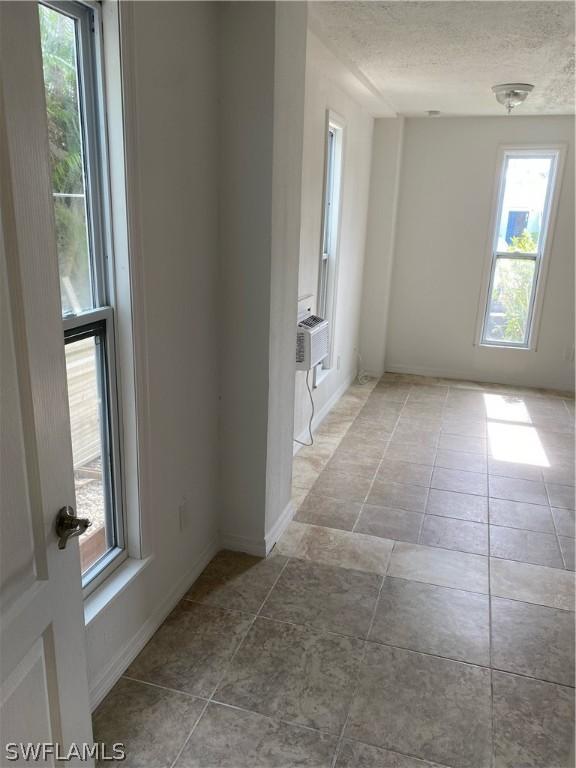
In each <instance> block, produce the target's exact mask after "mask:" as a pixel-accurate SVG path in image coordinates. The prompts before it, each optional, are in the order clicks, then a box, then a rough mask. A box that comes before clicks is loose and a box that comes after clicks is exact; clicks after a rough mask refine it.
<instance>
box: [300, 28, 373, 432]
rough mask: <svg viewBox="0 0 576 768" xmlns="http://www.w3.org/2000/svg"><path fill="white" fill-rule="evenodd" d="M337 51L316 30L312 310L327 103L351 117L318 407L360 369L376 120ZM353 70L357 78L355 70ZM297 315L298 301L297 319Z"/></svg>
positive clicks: (303, 253)
mask: <svg viewBox="0 0 576 768" xmlns="http://www.w3.org/2000/svg"><path fill="white" fill-rule="evenodd" d="M333 58H334V57H333V56H332V54H331V53H330V52H329V51H328V50H327V49H326V48H325V46H324V45H323V44H322V43H321V42H320V40H319V39H318V38H317V37H316V36H315V35H314V34H313V33H311V32H310V31H309V33H308V46H307V61H306V105H305V113H304V152H303V170H302V230H301V237H300V268H299V276H298V296H305V295H307V294H313V297H314V298H313V300H312V308H313V310H314V309H315V306H316V296H317V290H318V267H319V258H320V247H321V246H320V243H321V236H320V232H321V226H322V191H323V183H324V148H325V141H326V136H325V132H326V110H328V109H331V110H333V111H334V112H337V113H338V114H339V115H340V116H341V117H342V118H343V119H344V121H345V129H344V134H345V135H344V168H343V175H342V185H343V186H342V202H341V209H340V216H341V219H340V239H339V255H338V258H339V266H338V289H337V296H336V324H335V326H336V327H335V328H334V329H333V333H334V354H333V360H334V368H333V369H332V371H331V372H330V374H329V375H328V376H327V377H326V378H325V379H324V380H323V381H322V382H321V383H320V386H319V387H318V388H317V389H316V390H315V391H314V402H315V406H316V412H317V413H318V412H321V411H322V409H323V408H324V407H325V406H326V405H327V404H329V403H330V401H331V400H333V398H334V397H335V396H337V395H338V393H342V391H343V389H345V388H346V387H347V385H348V384H349V383H350V381H351V380H352V379H353V377H354V375H355V373H356V364H357V354H358V334H359V327H360V306H361V295H362V270H363V264H364V250H365V238H366V219H367V211H368V193H369V184H370V159H371V152H372V127H373V123H374V120H373V118H372V116H371V115H370V114H369V113H368V112H367V111H366V109H364V108H363V107H361V106H360V105H359V103H358V102H357V101H355V100H354V99H353V98H352V96H351V95H350V94H349V92H348V90H347V89H346V88H345V87H344V85H343V84H342V83H341V82H339V81H338V82H337V81H336V80H333V79H331V78H332V75H333V73H339V72H341V71H342V64H340V63H338V65H337V66H336V65H335V66H334V67H332V66H331V65H330V62H331V61H333ZM348 76H349V77H351V75H350V73H348ZM296 314H297V312H296V306H295V307H294V318H296ZM338 361H339V368H338ZM305 376H306V374H305V373H302V372H298V373H297V374H296V395H295V413H294V435H295V437H299V439H302V438H303V437H305V435H306V429H307V424H308V419H309V418H310V401H309V398H308V393H307V391H306V386H305Z"/></svg>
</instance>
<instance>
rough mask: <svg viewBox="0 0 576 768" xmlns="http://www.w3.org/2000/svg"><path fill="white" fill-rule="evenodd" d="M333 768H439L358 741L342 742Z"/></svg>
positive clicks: (436, 765) (435, 764) (415, 758)
mask: <svg viewBox="0 0 576 768" xmlns="http://www.w3.org/2000/svg"><path fill="white" fill-rule="evenodd" d="M335 768H441V766H438V764H437V763H429V762H428V761H427V760H420V759H418V758H417V757H408V755H401V754H400V753H399V752H390V751H389V750H387V749H379V748H378V747H373V746H371V745H370V744H362V742H360V741H347V740H344V741H343V742H342V744H341V746H340V750H339V752H338V759H337V760H336V765H335Z"/></svg>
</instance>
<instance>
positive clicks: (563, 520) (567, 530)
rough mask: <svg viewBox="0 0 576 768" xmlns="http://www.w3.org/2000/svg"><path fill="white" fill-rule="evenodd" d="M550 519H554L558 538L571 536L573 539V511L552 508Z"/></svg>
mask: <svg viewBox="0 0 576 768" xmlns="http://www.w3.org/2000/svg"><path fill="white" fill-rule="evenodd" d="M552 517H553V518H554V524H555V526H556V533H557V534H558V536H571V537H572V538H574V510H572V509H557V508H555V507H552Z"/></svg>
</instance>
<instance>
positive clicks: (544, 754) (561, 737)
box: [492, 672, 574, 768]
mask: <svg viewBox="0 0 576 768" xmlns="http://www.w3.org/2000/svg"><path fill="white" fill-rule="evenodd" d="M492 676H493V677H492V679H493V685H494V754H495V768H519V767H520V766H521V767H522V768H572V766H573V765H574V752H573V751H572V749H571V747H572V745H573V741H574V732H573V723H574V691H573V689H572V688H565V687H563V686H560V685H554V684H553V683H544V682H541V681H540V680H530V679H529V678H526V677H517V676H516V675H509V674H506V673H504V672H493V673H492Z"/></svg>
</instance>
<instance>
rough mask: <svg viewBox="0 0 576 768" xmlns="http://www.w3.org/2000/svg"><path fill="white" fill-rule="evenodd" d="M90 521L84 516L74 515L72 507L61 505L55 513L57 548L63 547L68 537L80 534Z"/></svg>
mask: <svg viewBox="0 0 576 768" xmlns="http://www.w3.org/2000/svg"><path fill="white" fill-rule="evenodd" d="M91 525H92V522H91V521H90V520H88V518H86V517H76V514H75V512H74V509H73V507H62V509H60V510H59V511H58V514H57V515H56V526H55V527H56V535H57V536H58V549H65V548H66V544H67V543H68V539H71V538H72V537H73V536H80V534H81V533H84V531H85V530H86V529H87V528H90V526H91Z"/></svg>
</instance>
